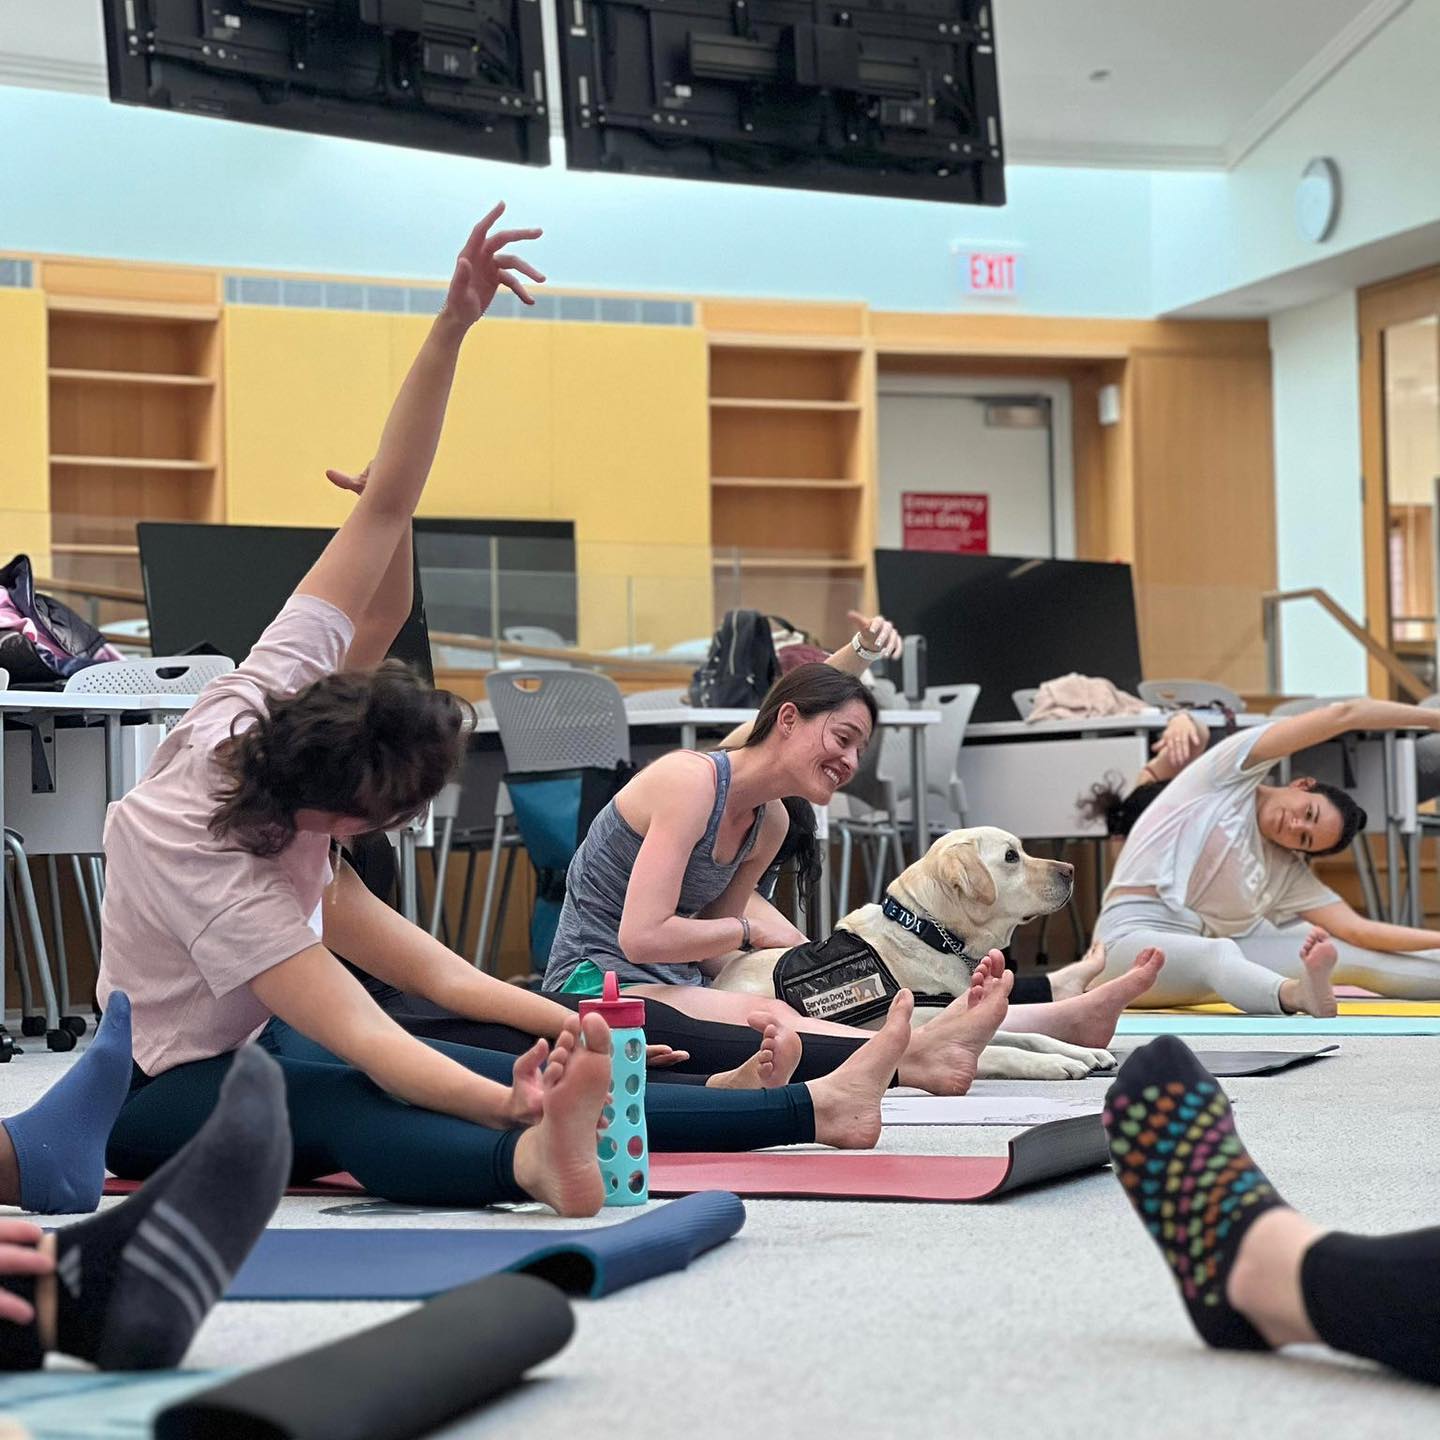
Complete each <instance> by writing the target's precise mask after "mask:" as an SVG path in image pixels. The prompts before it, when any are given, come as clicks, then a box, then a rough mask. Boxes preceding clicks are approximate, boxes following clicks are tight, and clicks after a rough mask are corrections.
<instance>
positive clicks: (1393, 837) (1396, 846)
mask: <svg viewBox="0 0 1440 1440" xmlns="http://www.w3.org/2000/svg"><path fill="white" fill-rule="evenodd" d="M1395 772H1396V760H1395V732H1394V731H1393V730H1387V731H1386V732H1385V890H1386V897H1387V901H1388V910H1387V913H1386V916H1385V918H1386V919H1387V920H1389V921H1390V922H1391V923H1392V924H1396V923H1398V921H1399V916H1400V821H1399V819H1398V818H1397V816H1396V813H1395V812H1396V811H1397V810H1398V808H1399V806H1398V805H1397V804H1396V803H1395Z"/></svg>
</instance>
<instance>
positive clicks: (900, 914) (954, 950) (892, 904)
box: [880, 894, 975, 971]
mask: <svg viewBox="0 0 1440 1440" xmlns="http://www.w3.org/2000/svg"><path fill="white" fill-rule="evenodd" d="M880 913H881V914H882V915H884V917H885V918H886V919H887V920H890V921H893V922H894V923H895V924H896V925H899V926H901V927H902V928H904V929H906V930H908V931H909V932H910V933H911V934H912V935H914V936H915V937H916V938H917V939H920V940H923V941H924V942H925V944H927V945H928V946H929V947H930V948H931V949H932V950H938V951H939V952H940V953H941V954H942V955H954V956H956V957H958V958H959V959H961V960H963V961H964V962H965V963H966V964H967V965H968V966H969V967H970V969H971V970H972V971H973V970H974V968H975V960H974V959H973V958H972V956H971V955H970V954H969V952H968V951H967V950H966V948H965V942H964V941H963V940H962V939H960V937H959V936H958V935H953V934H952V933H951V932H950V931H949V930H947V929H946V928H945V927H944V926H943V925H942V924H941V923H940V922H939V921H938V920H934V919H932V918H931V917H930V916H928V915H918V914H916V912H915V911H914V910H911V909H909V908H907V907H906V906H904V905H902V904H901V903H900V902H899V901H898V900H897V899H896V898H895V897H894V896H893V895H888V894H887V895H886V896H885V900H884V903H883V904H882V905H881V906H880Z"/></svg>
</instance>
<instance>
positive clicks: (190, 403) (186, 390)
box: [38, 260, 224, 621]
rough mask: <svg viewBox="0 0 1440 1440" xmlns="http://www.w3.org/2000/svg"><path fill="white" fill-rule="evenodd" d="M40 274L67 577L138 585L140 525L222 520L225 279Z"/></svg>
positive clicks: (50, 270) (67, 271) (55, 515)
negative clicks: (222, 296) (137, 537)
mask: <svg viewBox="0 0 1440 1440" xmlns="http://www.w3.org/2000/svg"><path fill="white" fill-rule="evenodd" d="M38 278H39V286H40V288H41V289H42V290H43V292H44V294H45V304H46V324H47V331H48V335H47V341H48V356H47V360H46V365H47V379H48V384H49V406H48V409H49V429H50V438H49V450H50V455H49V461H50V482H49V483H50V541H51V553H52V555H53V557H54V560H53V566H54V570H55V572H56V574H55V578H56V579H57V580H61V581H65V580H68V581H73V582H80V583H90V584H98V585H104V586H110V587H115V588H117V589H120V590H129V591H132V592H134V591H138V590H139V589H140V565H139V555H138V551H137V549H136V544H135V525H136V522H137V521H140V520H221V519H223V518H224V477H223V473H222V466H221V461H220V457H221V455H222V454H223V445H222V438H221V399H220V395H221V389H220V371H221V344H220V326H221V319H220V315H221V307H220V295H219V285H220V278H219V276H218V275H217V274H216V273H214V272H213V271H190V270H181V269H171V268H166V267H161V266H148V265H124V264H114V263H101V262H95V261H80V260H45V261H42V262H41V263H40V273H39V277H38ZM104 608H105V611H106V613H105V614H104V615H102V621H108V620H110V619H114V618H119V617H120V616H122V615H130V614H133V613H134V607H133V605H130V606H128V607H124V606H118V605H116V604H112V603H108V602H107V605H106V606H105V607H104Z"/></svg>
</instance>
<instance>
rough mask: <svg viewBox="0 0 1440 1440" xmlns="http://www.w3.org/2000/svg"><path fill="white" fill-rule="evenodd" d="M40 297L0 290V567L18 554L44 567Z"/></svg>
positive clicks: (46, 517)
mask: <svg viewBox="0 0 1440 1440" xmlns="http://www.w3.org/2000/svg"><path fill="white" fill-rule="evenodd" d="M46 352H47V345H46V319H45V297H44V295H43V294H42V293H41V292H40V291H39V290H10V289H5V290H0V550H3V551H4V554H3V556H0V564H4V563H5V561H7V560H9V559H10V557H11V555H14V554H16V553H18V552H20V551H24V552H25V553H27V554H28V555H30V557H31V558H32V559H33V560H34V561H35V564H36V567H37V569H38V570H39V572H40V573H41V574H42V575H43V574H45V573H47V572H48V571H49V568H50V422H49V407H48V400H49V381H48V378H47V376H46V363H47V361H46Z"/></svg>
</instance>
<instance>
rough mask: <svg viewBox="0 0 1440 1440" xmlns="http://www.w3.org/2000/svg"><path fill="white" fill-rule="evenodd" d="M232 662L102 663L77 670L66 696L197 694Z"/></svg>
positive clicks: (179, 658)
mask: <svg viewBox="0 0 1440 1440" xmlns="http://www.w3.org/2000/svg"><path fill="white" fill-rule="evenodd" d="M234 668H235V662H234V661H233V660H232V659H230V657H229V656H228V655H156V656H153V657H152V658H150V659H142V660H102V661H101V662H100V664H98V665H88V666H86V668H85V669H84V670H77V671H76V672H75V673H74V674H73V675H72V676H71V677H70V678H69V679H68V680H67V681H66V682H65V693H66V694H67V695H198V694H199V693H200V692H201V691H202V690H203V689H204V688H205V686H206V685H208V684H209V683H210V681H212V680H214V679H215V678H216V677H217V676H219V675H228V674H229V673H230V672H231V671H232V670H233V669H234Z"/></svg>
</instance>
